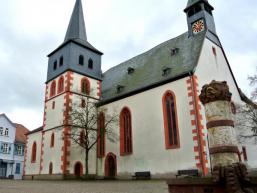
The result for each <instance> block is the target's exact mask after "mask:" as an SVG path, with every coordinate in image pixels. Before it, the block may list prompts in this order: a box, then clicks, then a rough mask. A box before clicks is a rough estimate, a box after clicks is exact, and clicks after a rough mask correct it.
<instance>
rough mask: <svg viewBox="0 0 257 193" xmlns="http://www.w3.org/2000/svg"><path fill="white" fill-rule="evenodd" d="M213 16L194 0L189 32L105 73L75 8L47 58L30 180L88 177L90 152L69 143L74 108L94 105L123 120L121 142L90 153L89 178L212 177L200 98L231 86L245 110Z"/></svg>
mask: <svg viewBox="0 0 257 193" xmlns="http://www.w3.org/2000/svg"><path fill="white" fill-rule="evenodd" d="M213 10H214V8H213V6H212V5H211V4H210V3H209V2H208V1H207V0H188V2H187V5H186V8H185V9H184V12H185V14H186V18H187V25H188V31H187V32H185V33H183V34H181V35H179V36H178V37H175V38H172V39H170V40H167V41H166V42H163V43H160V44H159V45H158V46H156V47H154V48H152V49H151V50H149V51H147V52H145V53H143V54H140V55H138V56H135V57H133V58H131V59H129V60H127V61H125V62H123V63H121V64H119V65H116V66H114V67H112V68H111V69H109V70H107V71H106V72H104V73H102V70H101V65H102V64H101V57H102V55H103V53H102V52H101V51H99V50H98V49H96V48H95V47H94V46H93V45H91V44H90V43H89V40H88V39H87V35H86V27H85V22H84V15H83V8H82V2H81V0H76V3H75V7H74V10H73V13H72V15H71V19H70V23H69V26H68V29H67V32H66V36H65V39H64V42H63V43H62V44H61V45H60V46H59V47H57V48H56V49H55V50H54V51H52V52H51V53H50V54H49V55H48V57H49V62H48V71H47V80H46V86H45V103H44V105H45V106H44V115H43V117H44V119H43V120H44V121H43V126H42V127H40V128H38V129H36V130H33V131H31V132H29V133H28V134H27V143H26V150H25V161H24V163H25V164H24V172H23V174H24V179H64V178H65V176H82V175H84V174H85V164H84V160H85V154H84V150H83V149H82V148H81V147H79V146H78V145H77V144H74V143H72V141H71V139H69V138H65V137H63V136H64V135H65V134H66V133H69V132H71V130H72V126H71V125H69V124H68V117H69V114H70V113H71V111H72V106H73V104H74V103H77V102H79V101H82V102H83V101H84V100H85V99H88V98H89V99H90V100H94V101H96V102H97V106H98V108H99V110H100V109H106V111H107V113H110V114H112V113H115V114H117V115H118V116H119V122H118V123H117V124H116V126H115V127H114V128H113V130H114V131H115V133H117V134H118V141H117V142H116V143H112V142H110V141H109V140H108V139H104V140H102V141H101V142H100V143H101V144H102V145H101V148H102V149H101V151H98V147H96V148H95V149H94V150H92V151H91V152H90V154H89V174H92V175H96V176H97V177H99V178H104V177H116V178H119V179H131V178H132V176H133V175H134V174H135V172H143V171H149V172H150V173H151V176H152V178H163V179H164V178H169V177H172V176H174V174H176V173H177V171H178V170H183V169H198V170H199V172H200V173H201V174H202V175H208V173H209V172H210V158H209V152H208V140H207V138H208V137H207V128H206V118H205V113H204V108H203V106H202V105H201V103H200V101H199V97H198V95H199V94H200V90H201V88H202V86H203V85H205V84H207V83H209V82H211V81H212V80H217V81H227V83H228V85H229V87H230V91H231V92H232V94H233V97H232V100H233V102H234V103H241V98H240V92H239V87H238V85H237V83H236V81H235V77H234V76H233V73H232V70H231V68H230V65H229V62H228V60H227V57H226V54H225V51H224V49H223V47H222V44H221V42H220V40H219V37H218V35H217V32H216V29H215V22H214V16H213ZM185 22H186V21H185ZM103 116H104V115H103ZM96 146H98V144H96Z"/></svg>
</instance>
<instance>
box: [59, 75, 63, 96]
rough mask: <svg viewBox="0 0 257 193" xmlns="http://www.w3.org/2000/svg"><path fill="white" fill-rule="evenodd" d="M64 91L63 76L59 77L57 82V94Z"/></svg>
mask: <svg viewBox="0 0 257 193" xmlns="http://www.w3.org/2000/svg"><path fill="white" fill-rule="evenodd" d="M63 90H64V79H63V76H61V77H60V78H59V80H58V94H59V93H61V92H63Z"/></svg>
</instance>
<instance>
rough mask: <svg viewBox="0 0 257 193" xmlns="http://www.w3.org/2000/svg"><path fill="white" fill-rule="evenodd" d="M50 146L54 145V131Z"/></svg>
mask: <svg viewBox="0 0 257 193" xmlns="http://www.w3.org/2000/svg"><path fill="white" fill-rule="evenodd" d="M50 147H54V133H52V135H51V142H50Z"/></svg>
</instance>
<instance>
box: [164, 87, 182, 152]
mask: <svg viewBox="0 0 257 193" xmlns="http://www.w3.org/2000/svg"><path fill="white" fill-rule="evenodd" d="M162 103H163V116H164V128H165V145H166V149H173V148H179V131H178V121H177V108H176V99H175V95H174V93H173V92H171V91H167V92H166V93H165V94H164V95H163V99H162Z"/></svg>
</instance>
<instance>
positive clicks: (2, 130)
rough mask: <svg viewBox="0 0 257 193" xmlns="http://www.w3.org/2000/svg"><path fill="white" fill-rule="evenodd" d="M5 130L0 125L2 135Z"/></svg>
mask: <svg viewBox="0 0 257 193" xmlns="http://www.w3.org/2000/svg"><path fill="white" fill-rule="evenodd" d="M3 132H4V128H3V127H0V135H3Z"/></svg>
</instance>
